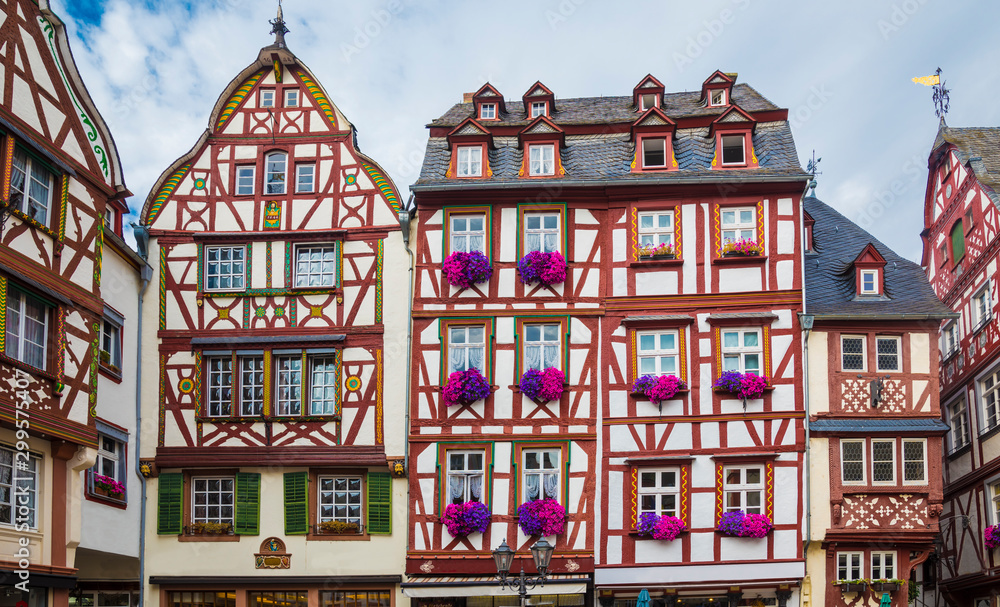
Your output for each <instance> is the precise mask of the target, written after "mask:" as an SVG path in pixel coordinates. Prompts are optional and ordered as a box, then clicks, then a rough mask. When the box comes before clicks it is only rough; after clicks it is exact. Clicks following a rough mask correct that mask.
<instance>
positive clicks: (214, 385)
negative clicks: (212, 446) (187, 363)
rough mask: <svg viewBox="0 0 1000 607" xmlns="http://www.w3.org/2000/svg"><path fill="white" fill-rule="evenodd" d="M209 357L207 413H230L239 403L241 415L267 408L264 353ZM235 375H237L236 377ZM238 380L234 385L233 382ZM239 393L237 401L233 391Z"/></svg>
mask: <svg viewBox="0 0 1000 607" xmlns="http://www.w3.org/2000/svg"><path fill="white" fill-rule="evenodd" d="M233 366H234V357H233V356H231V355H230V356H212V357H209V358H208V364H207V367H208V395H207V399H206V400H207V402H206V404H207V405H208V415H209V416H210V417H228V416H230V415H233V414H234V413H233V409H234V406H233V405H234V404H238V406H237V407H236V410H237V411H238V415H241V416H244V417H254V416H259V415H261V413H262V412H263V410H264V357H263V356H262V355H260V356H258V355H252V356H237V357H235V366H236V373H235V374H234V372H233ZM234 375H235V377H234ZM234 384H235V385H234ZM234 390H235V394H236V396H237V398H236V399H235V400H236V402H235V403H234V399H233V394H234Z"/></svg>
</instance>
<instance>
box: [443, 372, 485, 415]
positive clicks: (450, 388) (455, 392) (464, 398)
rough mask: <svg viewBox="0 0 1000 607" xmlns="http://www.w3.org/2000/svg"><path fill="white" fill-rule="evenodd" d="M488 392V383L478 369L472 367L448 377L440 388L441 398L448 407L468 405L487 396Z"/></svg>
mask: <svg viewBox="0 0 1000 607" xmlns="http://www.w3.org/2000/svg"><path fill="white" fill-rule="evenodd" d="M490 390H491V388H490V382H489V381H487V380H486V378H485V377H483V374H482V372H480V371H479V369H477V368H475V367H472V368H471V369H466V370H465V371H455V372H454V373H452V374H451V375H449V376H448V381H447V383H445V385H444V386H443V387H442V388H441V397H442V399H443V400H444V404H445V405H447V406H449V407H450V406H452V405H470V404H472V403H474V402H476V401H477V400H483V399H484V398H486V397H487V396H489V395H490Z"/></svg>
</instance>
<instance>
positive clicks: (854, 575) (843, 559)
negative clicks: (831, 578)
mask: <svg viewBox="0 0 1000 607" xmlns="http://www.w3.org/2000/svg"><path fill="white" fill-rule="evenodd" d="M862 577H863V576H862V575H861V553H860V552H838V553H837V579H838V580H847V581H854V580H860V579H862Z"/></svg>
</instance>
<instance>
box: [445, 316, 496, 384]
mask: <svg viewBox="0 0 1000 607" xmlns="http://www.w3.org/2000/svg"><path fill="white" fill-rule="evenodd" d="M479 325H481V326H482V327H483V328H484V330H485V333H484V341H485V345H484V352H483V365H484V366H485V367H486V368H485V369H480V371H482V373H483V376H484V377H486V381H488V382H489V383H490V384H493V383H494V377H493V373H494V370H493V350H494V348H495V347H496V318H495V317H492V316H464V317H461V318H442V319H440V320H439V325H438V341H439V342H440V344H441V361H442V364H441V365H440V367H441V377H440V380H441V384H440V385H442V386H443V385H445V383H447V382H448V375H449V374H448V364H447V361H448V353H449V351H450V349H451V347H450V343H449V341H450V337H451V328H452V327H471V326H479ZM487 398H489V397H487Z"/></svg>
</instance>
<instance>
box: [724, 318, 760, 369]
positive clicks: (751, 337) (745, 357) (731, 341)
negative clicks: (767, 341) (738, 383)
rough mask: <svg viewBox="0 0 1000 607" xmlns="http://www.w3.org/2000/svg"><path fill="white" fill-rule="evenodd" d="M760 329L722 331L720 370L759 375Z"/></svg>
mask: <svg viewBox="0 0 1000 607" xmlns="http://www.w3.org/2000/svg"><path fill="white" fill-rule="evenodd" d="M762 357H763V348H762V346H761V342H760V329H723V330H722V370H723V371H739V372H740V373H753V374H755V375H760V374H761V358H762Z"/></svg>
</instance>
